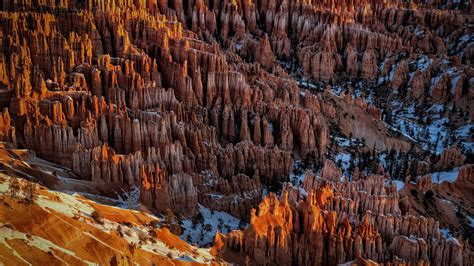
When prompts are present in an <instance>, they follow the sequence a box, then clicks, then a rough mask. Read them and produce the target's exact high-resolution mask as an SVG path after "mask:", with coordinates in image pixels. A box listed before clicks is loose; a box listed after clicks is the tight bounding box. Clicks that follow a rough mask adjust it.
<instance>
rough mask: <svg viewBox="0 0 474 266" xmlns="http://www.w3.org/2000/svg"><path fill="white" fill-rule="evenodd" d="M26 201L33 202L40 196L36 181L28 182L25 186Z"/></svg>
mask: <svg viewBox="0 0 474 266" xmlns="http://www.w3.org/2000/svg"><path fill="white" fill-rule="evenodd" d="M25 194H26V196H25V201H26V203H28V204H32V203H34V202H35V200H36V199H37V198H38V191H37V190H36V183H34V182H27V183H26V187H25Z"/></svg>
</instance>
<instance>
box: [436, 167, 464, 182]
mask: <svg viewBox="0 0 474 266" xmlns="http://www.w3.org/2000/svg"><path fill="white" fill-rule="evenodd" d="M458 174H459V169H458V168H455V169H453V170H451V171H448V172H435V173H433V174H431V182H433V183H436V184H441V183H443V182H451V183H452V182H454V181H456V179H457V178H458Z"/></svg>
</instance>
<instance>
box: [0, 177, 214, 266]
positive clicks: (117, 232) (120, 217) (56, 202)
mask: <svg viewBox="0 0 474 266" xmlns="http://www.w3.org/2000/svg"><path fill="white" fill-rule="evenodd" d="M14 179H17V180H18V181H19V185H20V191H19V193H18V194H17V195H16V196H15V197H12V194H11V192H10V184H11V182H12V181H13V180H14ZM28 182H29V181H26V180H24V179H20V178H16V177H12V176H8V175H5V174H0V199H1V202H3V204H1V205H0V235H1V236H2V237H1V239H0V262H1V263H2V264H5V265H28V264H33V265H55V264H72V265H97V264H108V263H112V262H113V261H115V262H117V263H119V264H121V263H128V264H132V263H133V264H140V265H141V264H150V263H155V264H158V265H173V264H174V265H176V264H178V265H179V264H188V263H189V262H194V263H198V264H208V263H210V262H211V261H215V258H214V257H213V256H212V255H211V254H210V253H209V250H208V249H200V248H196V247H193V246H190V245H189V244H187V243H186V242H184V241H182V240H180V239H179V238H178V237H177V236H175V235H173V234H171V233H170V232H169V230H168V229H165V228H159V227H160V222H161V219H160V218H157V217H154V216H152V215H149V214H146V213H143V212H139V211H133V210H126V209H121V208H117V207H112V206H108V205H100V204H97V203H95V202H93V201H90V200H88V199H85V198H83V197H82V196H80V195H78V194H73V195H69V194H66V193H61V192H56V191H51V190H48V189H47V188H44V187H40V186H38V187H37V188H36V194H37V198H36V199H35V200H34V202H33V203H27V202H26V201H25V198H26V192H25V191H26V187H27V184H28Z"/></svg>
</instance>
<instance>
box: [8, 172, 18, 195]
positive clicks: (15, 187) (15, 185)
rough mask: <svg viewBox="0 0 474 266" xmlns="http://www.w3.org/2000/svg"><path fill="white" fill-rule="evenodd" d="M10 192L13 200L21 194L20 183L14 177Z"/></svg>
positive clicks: (9, 187) (11, 180)
mask: <svg viewBox="0 0 474 266" xmlns="http://www.w3.org/2000/svg"><path fill="white" fill-rule="evenodd" d="M8 191H9V192H10V196H11V197H12V198H17V197H18V193H19V192H20V182H19V181H18V178H16V177H13V176H12V177H11V178H10V185H9V186H8Z"/></svg>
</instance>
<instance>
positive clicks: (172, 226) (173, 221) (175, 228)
mask: <svg viewBox="0 0 474 266" xmlns="http://www.w3.org/2000/svg"><path fill="white" fill-rule="evenodd" d="M179 224H180V221H179V220H178V218H177V217H176V215H174V213H173V211H172V210H171V209H166V211H165V221H164V225H165V226H166V227H168V229H169V230H170V232H171V233H173V234H175V235H178V236H179V235H181V234H182V233H183V228H181V226H180V225H179Z"/></svg>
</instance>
